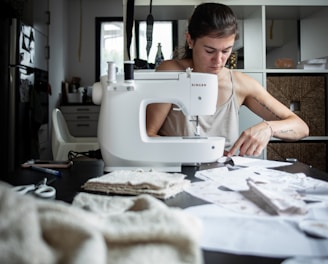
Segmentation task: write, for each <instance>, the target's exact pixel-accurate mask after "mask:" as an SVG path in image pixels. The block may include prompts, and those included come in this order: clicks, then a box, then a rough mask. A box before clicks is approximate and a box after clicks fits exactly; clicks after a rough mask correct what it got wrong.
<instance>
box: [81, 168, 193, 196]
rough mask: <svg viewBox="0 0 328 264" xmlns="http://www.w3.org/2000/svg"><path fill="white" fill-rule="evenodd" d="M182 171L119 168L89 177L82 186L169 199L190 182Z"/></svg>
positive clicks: (100, 190) (94, 189)
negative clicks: (169, 171) (167, 171)
mask: <svg viewBox="0 0 328 264" xmlns="http://www.w3.org/2000/svg"><path fill="white" fill-rule="evenodd" d="M185 177H186V175H184V174H181V173H166V172H157V171H146V172H144V171H142V170H140V171H139V170H137V171H133V170H117V171H113V172H110V173H107V174H105V175H103V176H100V177H97V178H92V179H89V180H88V181H87V182H86V183H85V184H84V185H83V186H82V188H83V189H85V190H88V191H97V192H104V193H116V194H133V195H136V194H151V195H153V196H155V197H157V198H161V199H167V198H169V197H172V196H174V195H176V194H177V193H180V192H182V191H183V188H184V187H186V186H187V185H189V184H190V181H189V180H185Z"/></svg>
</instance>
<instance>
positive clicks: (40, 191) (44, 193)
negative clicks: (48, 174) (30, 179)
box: [13, 178, 56, 199]
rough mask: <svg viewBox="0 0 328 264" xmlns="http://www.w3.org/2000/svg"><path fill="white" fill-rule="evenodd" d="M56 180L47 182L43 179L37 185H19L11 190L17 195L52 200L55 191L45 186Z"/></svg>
mask: <svg viewBox="0 0 328 264" xmlns="http://www.w3.org/2000/svg"><path fill="white" fill-rule="evenodd" d="M55 180H56V179H52V180H50V181H49V182H47V178H44V179H43V180H42V181H40V182H39V183H37V184H28V185H19V186H15V187H13V190H14V191H16V192H17V193H19V194H28V193H32V194H34V195H35V196H37V197H39V198H45V199H54V198H55V196H56V189H55V188H54V187H52V186H49V185H47V183H51V182H52V181H55Z"/></svg>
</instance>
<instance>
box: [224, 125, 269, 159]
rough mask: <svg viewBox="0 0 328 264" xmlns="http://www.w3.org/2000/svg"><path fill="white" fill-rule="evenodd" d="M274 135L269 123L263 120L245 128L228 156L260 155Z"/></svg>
mask: <svg viewBox="0 0 328 264" xmlns="http://www.w3.org/2000/svg"><path fill="white" fill-rule="evenodd" d="M271 136H272V129H271V127H270V125H269V124H267V123H265V122H262V123H259V124H257V125H255V126H252V127H250V128H248V129H246V130H244V131H243V132H242V133H241V135H240V136H239V138H238V140H237V141H236V142H235V144H234V145H233V146H232V148H231V149H230V150H229V151H228V153H227V156H229V157H230V156H233V155H236V153H237V152H238V150H239V154H238V155H239V156H259V155H260V154H261V152H262V151H263V149H264V148H265V147H266V146H267V144H268V143H269V141H270V138H271Z"/></svg>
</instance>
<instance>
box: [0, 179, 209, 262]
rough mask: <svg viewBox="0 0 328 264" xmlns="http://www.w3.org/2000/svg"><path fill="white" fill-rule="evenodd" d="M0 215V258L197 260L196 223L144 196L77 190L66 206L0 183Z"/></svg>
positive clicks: (17, 260)
mask: <svg viewBox="0 0 328 264" xmlns="http://www.w3.org/2000/svg"><path fill="white" fill-rule="evenodd" d="M79 207H82V208H84V209H87V210H82V209H81V208H79ZM0 217H1V221H0V234H1V236H0V252H1V254H0V263H20V264H21V263H23V264H24V263H28V264H48V263H49V264H52V263H73V264H75V263H76V264H84V263H85V264H90V263H92V264H104V263H113V264H125V263H137V264H138V263H140V264H148V263H149V264H153V263H156V264H162V263H163V264H167V263H195V264H196V263H202V262H203V260H202V255H201V254H202V253H201V250H200V247H199V246H198V241H199V237H200V232H201V226H200V224H199V222H198V221H197V220H196V219H195V218H194V217H192V216H190V215H189V214H187V213H185V212H184V211H182V210H180V209H176V208H169V207H167V206H166V205H165V204H164V203H162V202H161V201H159V200H157V199H155V198H153V197H151V196H148V195H143V196H138V197H124V198H123V197H106V196H100V195H99V196H97V195H93V194H87V193H81V194H79V195H77V196H76V198H75V200H74V206H71V205H68V204H66V203H64V202H60V201H53V200H51V201H49V200H41V199H38V198H34V197H33V196H30V195H20V194H17V193H15V192H14V191H13V190H12V189H11V188H10V186H8V185H7V184H4V183H1V182H0Z"/></svg>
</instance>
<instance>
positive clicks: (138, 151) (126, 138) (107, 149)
mask: <svg viewBox="0 0 328 264" xmlns="http://www.w3.org/2000/svg"><path fill="white" fill-rule="evenodd" d="M131 64H132V63H131V62H130V65H128V66H130V67H126V66H127V63H126V64H125V65H124V68H125V74H124V80H120V81H117V80H116V71H115V64H114V63H109V64H108V65H109V69H108V76H102V77H101V82H99V83H95V84H94V85H93V93H92V99H93V102H94V103H95V104H98V105H99V104H101V108H100V113H99V121H98V142H99V145H100V149H101V154H102V157H103V159H104V162H105V167H104V170H105V171H106V172H108V171H113V170H121V169H133V170H134V169H144V170H157V171H169V172H173V171H181V166H182V164H190V163H205V162H215V161H216V160H217V159H218V158H220V157H221V156H222V155H223V151H224V144H225V138H223V137H202V136H198V135H197V134H199V133H195V135H192V136H190V137H181V136H176V137H164V136H163V137H149V136H148V135H147V132H146V108H147V105H149V104H152V103H172V104H174V105H176V106H177V111H182V113H183V114H184V115H186V116H188V120H191V119H192V118H189V117H190V116H198V115H212V114H213V113H214V112H215V110H216V104H217V97H218V78H217V75H215V74H208V73H198V72H192V69H190V68H188V69H187V70H186V71H179V72H160V71H158V72H154V71H136V72H134V71H133V64H132V65H131ZM118 79H119V78H118ZM122 79H123V78H122ZM196 120H197V119H196ZM196 130H197V124H196Z"/></svg>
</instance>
